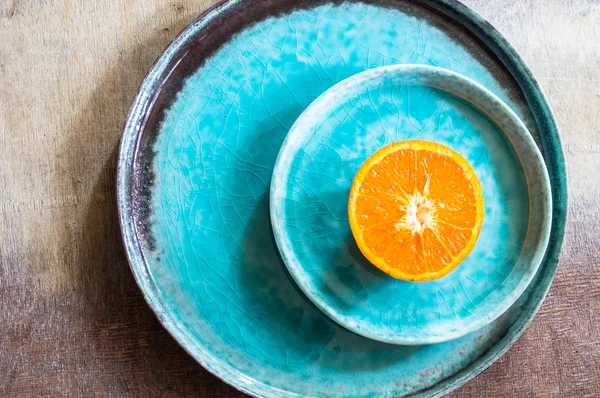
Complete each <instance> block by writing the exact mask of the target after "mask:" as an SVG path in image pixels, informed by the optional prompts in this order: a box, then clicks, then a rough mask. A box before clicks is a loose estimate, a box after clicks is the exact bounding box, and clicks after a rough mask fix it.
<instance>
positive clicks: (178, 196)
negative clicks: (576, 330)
mask: <svg viewBox="0 0 600 398" xmlns="http://www.w3.org/2000/svg"><path fill="white" fill-rule="evenodd" d="M397 63H420V64H430V65H437V66H441V67H444V68H446V69H451V70H454V71H456V72H458V73H461V74H462V75H465V76H467V77H469V78H471V79H473V80H475V81H477V82H479V83H481V84H482V85H484V86H485V87H487V88H489V89H490V90H491V91H492V92H494V94H496V95H497V96H498V97H500V98H501V99H502V100H503V101H504V102H505V103H506V104H508V105H509V106H510V108H511V109H513V110H514V111H515V113H517V115H519V117H520V119H521V120H523V122H524V123H525V125H526V126H527V128H528V130H529V131H530V132H531V134H532V136H533V137H534V139H535V140H536V142H537V144H538V146H539V147H540V149H541V150H542V153H543V155H544V159H545V161H546V166H547V168H548V173H549V176H550V181H551V184H552V194H553V210H552V212H553V218H552V220H553V221H552V232H551V237H550V242H549V245H548V250H547V251H546V257H545V260H544V262H543V263H542V265H541V267H540V270H539V271H538V274H537V275H536V277H535V279H534V280H533V281H532V283H531V285H530V287H529V288H528V289H527V290H526V292H525V293H524V294H523V296H521V298H520V299H519V300H517V302H516V303H515V304H514V305H513V306H512V307H511V308H510V309H509V310H508V311H507V312H506V313H505V314H503V315H502V316H501V317H500V318H498V319H497V320H496V321H494V322H492V324H490V325H489V326H487V327H484V328H482V329H480V330H479V331H477V332H475V333H473V334H470V335H467V336H464V337H462V338H460V339H457V340H453V341H450V342H447V343H442V344H434V345H428V346H412V347H401V346H393V345H388V344H383V343H379V342H375V341H372V340H369V339H366V338H363V337H360V336H358V335H356V334H354V333H351V332H348V331H347V330H346V329H344V328H341V327H339V326H338V325H337V324H336V323H334V322H333V321H330V319H329V317H327V316H326V315H325V314H323V313H322V312H321V311H319V310H318V309H316V308H315V307H314V306H313V305H312V303H311V302H310V301H309V300H308V299H307V298H306V297H305V296H304V295H303V294H302V293H301V292H300V291H299V289H297V286H296V284H295V283H294V282H293V280H291V278H290V277H289V275H288V274H287V271H286V268H285V265H283V263H282V262H281V258H280V257H279V254H278V250H277V247H276V245H275V243H274V239H273V235H272V230H271V226H270V219H269V210H268V190H269V183H270V179H271V174H272V169H273V166H274V163H275V159H276V156H277V153H278V151H279V148H280V145H281V143H282V141H283V139H284V137H285V135H286V133H287V131H288V129H289V128H290V127H291V126H292V124H293V122H294V121H295V119H296V118H297V116H298V115H299V114H300V113H301V112H302V111H303V110H304V108H305V107H306V106H307V105H308V104H309V103H310V102H312V101H313V100H314V99H315V98H317V97H318V96H319V95H320V94H321V93H323V92H324V91H325V90H326V89H328V88H329V87H331V86H332V85H334V84H335V83H338V82H339V81H341V80H343V79H344V78H346V77H349V76H351V75H353V74H356V73H358V72H361V71H363V70H366V69H370V68H374V67H378V66H382V65H386V64H397ZM566 192H567V191H566V174H565V166H564V157H563V152H562V147H561V144H560V137H559V134H558V131H557V129H556V124H555V122H554V119H553V117H552V113H551V112H550V109H549V107H548V104H547V102H546V100H545V99H544V97H543V95H542V93H541V91H540V90H539V88H538V86H537V84H536V82H535V80H534V79H533V77H532V76H531V74H530V73H529V71H528V69H527V67H526V66H525V65H524V64H523V62H522V61H521V60H520V58H519V57H518V55H517V54H516V53H515V52H514V50H513V49H512V48H511V47H510V46H509V45H508V44H507V43H506V42H505V41H504V40H503V39H502V37H501V36H500V35H499V34H498V33H497V32H496V31H495V30H493V29H492V28H491V27H489V26H488V25H487V24H486V23H485V21H483V20H481V19H480V18H479V17H478V16H476V15H475V14H473V13H472V12H471V11H469V10H468V9H466V8H465V7H463V6H461V5H460V4H458V3H455V2H453V1H432V0H431V1H430V0H419V1H415V2H412V1H404V0H397V1H396V0H384V1H383V2H377V3H376V4H375V3H374V4H367V3H355V2H346V3H339V2H338V3H336V4H335V5H333V4H326V3H322V2H316V1H303V2H300V3H298V2H295V1H291V0H268V1H264V0H262V1H258V0H257V1H254V0H244V1H239V0H232V1H227V2H225V3H221V4H219V5H218V6H217V7H215V8H213V9H211V10H209V11H208V12H207V13H205V14H204V15H202V16H201V17H200V18H199V19H198V20H197V21H195V22H193V23H192V24H191V25H190V26H189V27H188V28H186V29H185V30H184V31H183V32H182V33H181V34H180V35H179V36H178V37H177V38H176V39H175V40H174V42H173V43H172V44H171V45H170V46H169V47H168V48H167V49H166V50H165V52H164V53H163V55H161V57H160V58H159V59H158V60H157V62H156V64H155V65H154V66H153V68H152V70H151V71H150V72H149V74H148V76H147V78H146V79H145V81H144V82H143V84H142V86H141V88H140V91H139V93H138V95H137V97H136V99H135V101H134V104H133V106H132V109H131V112H130V114H129V117H128V120H127V124H126V127H125V131H124V135H123V139H122V143H121V149H120V155H119V169H118V208H119V214H120V222H121V229H122V232H123V237H124V243H125V248H126V252H127V255H128V257H129V260H130V264H131V268H132V271H133V273H134V275H135V277H136V280H137V281H138V284H139V285H140V289H141V290H142V291H143V292H144V295H145V297H146V299H147V301H148V303H149V305H150V307H151V308H152V309H153V310H154V311H155V312H156V314H157V317H158V318H159V320H160V321H161V322H162V324H163V325H164V326H165V328H166V329H167V330H168V331H169V332H170V333H171V334H172V335H173V337H174V338H175V339H176V340H177V341H178V342H179V343H180V344H181V345H182V347H184V348H185V349H186V351H187V352H189V353H190V355H191V356H193V357H194V358H195V359H196V360H197V361H198V362H200V363H201V364H202V365H203V366H204V367H205V368H207V369H208V370H209V371H210V372H212V373H214V374H216V375H217V376H219V377H221V378H222V379H223V380H225V381H226V382H228V383H230V384H232V385H234V386H235V387H236V388H238V389H240V390H242V391H244V392H247V393H249V394H251V395H255V396H267V397H275V396H319V397H326V396H356V397H359V396H363V397H366V396H394V395H414V396H433V395H440V394H443V393H446V392H448V391H450V390H452V389H454V388H456V387H458V386H459V385H461V384H462V383H464V382H465V381H466V380H468V379H470V378H472V377H474V376H475V375H476V374H478V373H479V372H481V371H482V370H483V369H485V368H486V367H487V366H489V365H490V364H491V363H492V362H494V361H495V360H496V359H497V358H498V357H499V356H500V355H501V354H502V353H503V352H504V351H506V350H507V349H508V347H510V345H511V344H512V343H513V342H514V341H515V340H516V338H517V337H518V336H519V335H520V334H521V333H522V331H523V329H524V328H525V327H526V326H527V324H528V323H529V322H530V320H531V319H532V318H533V316H534V314H535V312H536V311H537V309H538V308H539V306H540V305H541V303H542V301H543V298H544V296H545V294H546V292H547V291H548V288H549V286H550V283H551V281H552V278H553V276H554V274H555V272H556V266H557V260H558V255H559V252H560V248H561V245H562V240H563V236H564V223H565V215H566V206H567V202H566V199H567V198H566ZM157 349H159V347H157Z"/></svg>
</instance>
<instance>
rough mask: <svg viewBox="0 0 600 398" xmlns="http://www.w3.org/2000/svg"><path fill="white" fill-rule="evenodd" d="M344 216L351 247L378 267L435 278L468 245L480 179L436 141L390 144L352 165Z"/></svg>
mask: <svg viewBox="0 0 600 398" xmlns="http://www.w3.org/2000/svg"><path fill="white" fill-rule="evenodd" d="M348 216H349V221H350V227H351V229H352V234H353V235H354V238H355V239H356V242H357V244H358V247H359V248H360V250H361V251H362V253H363V254H364V255H365V257H367V259H368V260H369V261H370V262H372V263H373V264H374V265H375V266H377V267H378V268H380V269H381V270H382V271H384V272H386V273H387V274H389V275H391V276H393V277H395V278H399V279H404V280H410V281H426V280H431V279H437V278H441V277H442V276H444V275H446V274H448V273H449V272H450V271H452V270H453V269H454V268H456V266H458V264H460V263H461V262H462V261H463V260H464V259H465V258H466V257H467V255H468V254H469V253H470V252H471V250H472V249H473V247H474V246H475V243H476V241H477V238H478V236H479V232H480V231H481V225H482V223H483V195H482V193H481V184H480V182H479V179H478V178H477V176H476V175H475V171H474V170H473V167H471V165H470V164H469V163H468V162H467V161H466V160H465V159H464V158H463V157H462V156H461V155H460V154H459V153H457V152H455V151H454V150H452V149H450V148H448V147H446V146H444V145H441V144H437V143H434V142H429V141H419V140H412V141H401V142H396V143H393V144H390V145H388V146H386V147H384V148H382V149H380V150H379V151H377V152H376V153H375V154H373V155H372V156H371V157H370V158H369V159H367V161H366V162H365V163H364V164H363V165H362V167H361V168H360V169H359V171H358V173H357V174H356V177H355V178H354V182H353V184H352V188H351V191H350V198H349V201H348Z"/></svg>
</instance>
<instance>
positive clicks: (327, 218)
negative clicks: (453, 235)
mask: <svg viewBox="0 0 600 398" xmlns="http://www.w3.org/2000/svg"><path fill="white" fill-rule="evenodd" d="M407 139H421V140H427V141H435V142H439V143H441V144H444V145H447V146H450V147H451V148H452V149H454V150H456V151H457V152H459V153H460V154H462V155H463V156H464V157H465V158H466V159H467V160H468V161H469V163H470V164H471V165H473V167H474V168H475V172H476V174H477V176H478V178H479V180H480V181H481V183H482V188H483V196H484V203H485V218H484V223H483V227H482V230H481V235H480V238H479V240H478V242H477V245H476V246H475V248H474V249H473V251H472V252H471V254H470V255H469V256H468V257H467V258H466V259H465V261H463V263H462V264H461V265H460V266H459V267H458V268H457V269H456V270H454V271H453V272H452V273H450V274H449V275H447V276H445V277H443V278H441V279H439V280H435V281H429V282H424V283H414V282H407V281H401V280H397V279H394V278H392V277H390V276H389V275H386V274H384V273H383V272H380V271H379V270H378V269H377V268H375V267H374V266H372V265H371V264H369V262H368V260H366V259H365V258H364V257H363V256H362V255H361V253H360V250H359V249H358V247H357V246H356V243H355V241H354V239H353V237H352V233H351V231H350V225H349V224H348V216H347V215H348V206H347V200H348V196H349V193H350V186H351V185H352V180H353V177H354V175H355V174H356V172H357V171H358V169H359V167H360V166H361V165H362V164H363V163H364V162H365V161H366V159H367V158H368V157H369V156H371V155H372V154H373V153H374V152H376V151H377V150H378V149H380V148H381V147H383V146H385V145H388V144H390V143H392V142H396V141H402V140H407ZM270 198H271V201H270V203H271V208H270V210H271V222H272V224H273V231H274V234H275V239H276V241H277V246H278V247H279V250H280V252H281V254H282V257H283V260H284V262H285V264H286V265H287V267H288V269H289V271H290V273H291V275H292V276H293V277H294V279H295V280H296V282H297V283H298V285H299V286H300V288H301V289H302V291H303V292H304V293H306V295H307V296H308V297H309V298H310V299H311V300H312V301H313V302H314V303H315V304H316V305H317V306H318V307H319V308H320V309H322V310H323V311H324V312H325V313H326V314H327V315H329V316H330V317H331V318H332V319H334V320H335V321H337V322H338V323H340V324H341V325H342V326H345V327H347V328H348V329H350V330H352V331H353V332H355V333H358V334H360V335H363V336H365V337H369V338H372V339H375V340H379V341H382V342H386V343H394V344H411V345H412V344H432V343H439V342H443V341H447V340H451V339H455V338H458V337H462V336H464V335H466V334H468V333H471V332H473V331H475V330H478V329H480V328H481V327H483V326H486V325H488V324H489V323H490V322H492V321H493V320H494V319H496V318H497V317H499V316H500V315H501V314H502V313H503V312H504V311H506V310H507V309H508V308H509V307H510V306H511V305H512V304H513V303H514V302H515V301H516V300H517V298H518V297H519V296H520V295H521V294H522V293H523V291H524V290H525V288H526V287H527V286H528V284H529V283H530V282H531V280H532V279H533V277H534V275H535V273H536V271H537V269H538V267H539V265H540V263H541V261H542V258H543V256H544V253H545V251H546V247H547V244H548V239H549V236H550V225H551V212H552V205H551V202H552V199H551V188H550V181H549V179H548V174H547V172H546V167H545V164H544V161H543V159H542V156H541V154H540V152H539V150H538V148H537V146H536V145H535V142H534V141H533V138H532V137H531V135H530V134H529V132H528V131H527V128H526V127H525V125H524V124H523V123H522V122H521V121H520V120H519V118H518V117H517V115H516V114H515V113H514V112H513V111H512V110H510V108H508V106H506V105H505V104H504V103H503V102H502V101H501V100H500V99H499V98H498V97H496V96H495V95H494V94H493V93H491V92H490V91H488V90H487V89H485V88H484V87H482V86H481V85H479V84H477V83H476V82H474V81H473V80H470V79H468V78H466V77H464V76H462V75H459V74H457V73H455V72H452V71H449V70H446V69H441V68H436V67H432V66H426V65H393V66H383V67H379V68H375V69H371V70H368V71H365V72H362V73H359V74H357V75H355V76H352V77H350V78H348V79H346V80H344V81H342V82H340V83H338V84H336V85H335V86H333V87H332V88H330V89H329V90H327V91H326V92H325V93H323V94H322V95H321V96H320V97H319V98H317V99H316V100H315V101H314V102H313V103H312V104H311V105H310V106H309V107H308V108H307V109H306V110H305V111H304V112H303V113H302V115H300V117H299V118H298V119H297V120H296V122H295V123H294V125H293V126H292V128H291V129H290V132H289V133H288V135H287V136H286V139H285V141H284V143H283V145H282V148H281V152H280V153H279V156H278V158H277V162H276V164H275V169H274V170H273V178H272V180H271V196H270Z"/></svg>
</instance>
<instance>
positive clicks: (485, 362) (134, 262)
mask: <svg viewBox="0 0 600 398" xmlns="http://www.w3.org/2000/svg"><path fill="white" fill-rule="evenodd" d="M257 1H263V0H223V1H221V2H219V3H217V4H215V5H213V6H212V7H210V8H208V9H207V10H205V11H204V12H202V13H201V14H200V15H199V16H198V17H197V18H195V19H194V20H193V21H192V22H191V23H190V24H189V25H187V26H186V27H185V28H184V29H183V30H182V31H181V32H180V33H179V34H178V35H177V36H176V37H175V38H174V39H173V41H172V42H171V43H170V44H169V45H168V46H167V47H166V48H165V49H164V50H163V51H162V53H161V54H160V55H159V56H158V58H157V59H156V61H155V62H154V64H153V65H152V67H151V68H150V69H149V71H148V73H147V75H146V77H145V78H144V80H143V81H142V83H141V84H140V88H139V90H138V92H137V94H136V96H135V98H134V100H133V102H132V105H131V108H130V110H129V113H128V115H127V118H126V123H125V126H124V129H123V135H122V138H121V142H120V146H119V153H118V160H117V177H116V181H115V182H116V185H117V190H116V192H117V194H116V201H117V210H118V218H119V227H120V231H121V236H122V240H123V245H124V247H125V252H126V255H127V260H128V263H129V266H130V268H131V271H132V273H133V275H134V279H135V281H136V283H137V285H138V287H139V288H140V290H141V291H142V294H143V296H144V299H145V300H146V302H147V303H148V305H149V307H150V308H151V310H152V311H153V312H154V313H155V314H156V317H157V319H158V320H159V322H160V323H161V325H162V326H163V327H164V328H165V329H166V330H167V331H168V332H169V334H171V336H172V337H173V338H174V339H175V341H177V343H178V344H179V345H180V346H181V347H182V348H183V349H184V350H185V351H186V352H187V353H188V354H189V355H190V356H191V357H192V358H194V359H195V360H196V361H197V362H198V363H200V364H201V365H202V366H203V367H204V368H205V369H207V370H208V371H209V372H210V373H212V374H213V375H215V376H216V377H218V378H220V379H221V380H223V381H224V382H226V383H228V384H230V385H231V386H233V387H234V388H236V389H238V390H239V391H242V392H244V393H246V394H248V395H250V396H255V397H258V396H259V395H258V394H264V395H265V396H267V395H268V396H277V395H281V394H286V393H288V392H286V391H281V390H279V389H276V388H273V387H271V386H266V385H264V384H263V383H260V382H258V381H254V380H251V379H249V378H248V377H247V376H245V375H244V374H242V373H241V372H237V371H235V370H232V369H230V368H229V367H228V366H219V364H214V363H212V362H211V359H210V358H207V357H206V356H203V357H201V358H200V357H198V356H197V355H195V354H194V353H193V352H192V347H193V346H194V345H195V344H194V342H193V341H191V340H190V339H188V338H186V336H185V333H182V331H181V329H180V328H179V327H178V325H176V323H175V322H171V321H169V319H168V314H169V311H166V310H165V308H164V306H163V304H162V302H161V300H160V299H159V298H158V296H157V289H156V286H155V285H154V284H153V281H152V277H151V274H150V273H149V271H148V269H147V263H146V262H145V259H144V255H143V252H142V250H141V246H140V242H139V240H138V237H137V232H136V231H137V227H138V226H136V225H135V223H136V220H135V219H134V212H135V211H137V209H136V208H135V207H136V205H135V204H134V203H133V198H132V191H133V190H132V180H133V176H134V173H135V170H134V165H135V162H136V161H137V159H136V154H137V149H138V145H139V140H140V138H141V134H140V132H141V131H142V129H143V127H144V123H145V120H146V118H145V116H146V111H147V110H148V109H149V108H150V107H151V106H152V104H153V103H154V101H155V100H156V94H157V93H158V92H160V88H161V83H162V82H163V81H164V79H165V78H166V77H167V76H168V75H169V74H170V72H171V70H172V68H173V67H174V66H175V65H176V64H177V60H178V59H180V58H181V57H182V56H183V55H184V54H185V52H186V51H187V48H188V47H189V46H190V44H191V43H192V42H193V41H194V40H195V38H196V36H197V35H199V34H200V33H202V31H203V30H204V29H206V28H207V27H209V26H210V25H211V24H212V23H215V22H216V21H217V20H218V18H219V17H220V16H221V15H222V14H226V13H227V12H228V11H230V10H233V9H235V7H236V6H237V5H242V6H243V5H246V6H250V5H251V4H252V3H255V2H257ZM409 1H410V2H412V3H419V5H420V6H423V7H425V8H428V9H430V10H432V11H433V12H435V13H438V14H441V15H443V16H445V17H446V18H448V19H449V20H451V21H452V22H453V23H456V24H458V25H460V26H462V27H463V28H465V29H466V30H467V31H469V32H470V34H472V35H473V36H474V37H475V38H476V39H477V40H479V41H480V42H481V43H482V45H483V46H484V47H486V48H487V49H489V50H490V51H491V52H492V53H493V54H494V56H495V57H497V58H498V60H499V61H500V62H501V63H502V64H504V66H505V68H506V69H507V71H508V72H509V73H510V74H511V75H512V77H513V78H514V80H515V81H516V83H517V85H518V86H519V88H520V89H521V91H522V93H523V95H524V96H525V101H526V102H527V104H528V105H529V107H530V109H531V110H532V112H533V115H534V118H535V121H536V124H537V125H538V128H539V131H540V137H541V139H542V148H543V152H544V155H545V156H544V157H545V158H550V159H552V160H553V164H552V165H551V166H552V167H548V164H547V167H548V173H549V176H550V183H551V187H552V201H553V204H554V206H553V211H552V213H553V219H552V227H551V236H550V242H549V245H548V249H547V251H546V255H545V257H544V260H543V262H542V263H543V264H544V267H543V270H544V271H545V272H544V274H543V275H542V276H541V278H540V280H539V281H537V284H536V289H535V290H534V291H533V292H532V294H531V296H530V297H529V299H528V301H527V302H526V303H525V304H524V306H523V309H522V311H521V314H520V316H519V318H517V320H516V321H515V322H514V323H513V324H512V325H511V326H510V327H509V328H508V330H507V332H506V334H505V335H504V336H503V337H501V338H500V339H499V340H498V341H497V342H496V343H495V344H494V345H493V346H492V347H491V348H490V349H489V350H488V351H486V352H485V353H484V354H482V355H481V356H480V357H479V358H477V359H475V360H474V361H473V362H471V363H470V364H469V365H467V366H465V367H464V368H462V369H461V370H459V371H458V372H457V373H455V374H454V375H452V376H450V377H448V378H446V379H444V380H441V381H440V382H438V383H437V384H435V385H433V386H430V387H427V388H425V389H423V390H420V391H416V392H415V393H414V394H412V396H413V397H438V396H441V395H444V394H447V393H449V392H451V391H453V390H455V389H457V388H458V387H460V386H462V385H463V384H465V383H466V382H467V381H469V380H471V379H472V378H474V377H475V376H477V375H479V374H480V373H481V372H483V371H484V370H485V369H487V368H488V367H489V366H490V365H491V364H492V363H494V362H495V361H496V360H497V359H498V358H500V356H502V355H503V354H504V353H505V352H506V351H507V350H508V349H509V348H510V347H511V346H512V344H513V343H514V342H515V341H516V340H517V339H518V338H519V337H520V336H521V335H522V334H523V332H524V330H525V329H526V328H527V326H528V325H529V324H530V323H531V321H532V320H533V318H534V316H535V314H536V313H537V311H538V310H539V308H540V307H541V305H542V303H543V301H544V298H545V297H546V295H547V294H548V290H549V289H550V286H551V284H552V281H553V280H554V276H555V275H556V272H557V269H558V261H559V258H560V252H561V249H562V246H563V244H564V237H565V232H566V223H567V208H568V191H567V168H566V160H565V156H564V148H563V144H562V139H561V136H560V132H559V129H558V125H557V123H556V119H555V117H554V114H553V113H552V110H551V108H550V105H549V103H548V100H547V99H546V96H545V95H544V93H543V91H542V89H541V87H540V86H539V83H538V82H537V80H536V79H535V77H534V76H533V74H532V72H531V70H530V68H529V67H528V66H527V64H526V63H525V62H524V61H523V59H522V58H521V56H520V55H519V54H518V53H517V52H516V50H515V49H514V48H513V47H512V45H511V44H510V43H509V42H508V41H507V40H506V39H505V38H504V37H503V36H502V35H501V34H500V33H499V31H498V30H496V28H494V27H493V26H492V25H491V24H489V23H488V22H487V21H486V20H485V19H484V18H482V17H481V16H479V14H477V13H476V12H475V11H473V10H471V9H470V8H468V7H467V6H465V5H463V4H462V3H461V2H460V1H458V0H409ZM198 349H199V352H200V353H202V347H198ZM288 395H289V393H288Z"/></svg>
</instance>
